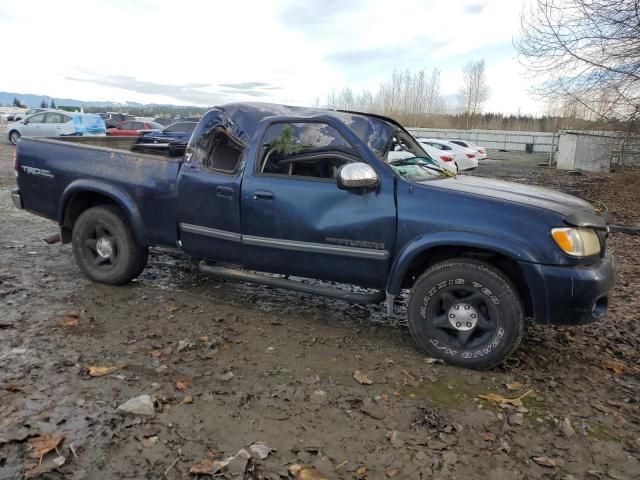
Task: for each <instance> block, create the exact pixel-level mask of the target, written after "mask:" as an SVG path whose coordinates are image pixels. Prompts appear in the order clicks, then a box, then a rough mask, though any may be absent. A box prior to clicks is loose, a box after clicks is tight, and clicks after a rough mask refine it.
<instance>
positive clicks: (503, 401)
mask: <svg viewBox="0 0 640 480" xmlns="http://www.w3.org/2000/svg"><path fill="white" fill-rule="evenodd" d="M531 392H533V390H527V391H526V392H525V393H523V394H522V395H520V396H519V397H516V398H505V397H503V396H502V395H499V394H497V393H489V394H487V395H478V398H482V399H483V400H487V401H488V402H491V403H495V404H498V405H500V406H501V407H502V406H503V405H511V406H513V407H522V406H524V405H523V404H522V399H523V398H524V397H526V396H527V395H529V394H530V393H531Z"/></svg>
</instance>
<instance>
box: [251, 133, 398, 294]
mask: <svg viewBox="0 0 640 480" xmlns="http://www.w3.org/2000/svg"><path fill="white" fill-rule="evenodd" d="M362 161H363V159H362V158H361V157H360V156H359V155H358V154H357V153H356V151H355V149H353V148H352V147H351V145H349V144H348V143H347V141H346V140H345V139H344V137H343V136H342V135H341V134H340V133H339V132H338V131H337V130H336V129H335V128H333V127H331V126H330V125H327V124H324V123H321V122H299V123H288V124H282V123H274V124H272V125H271V126H269V127H267V129H266V134H265V137H264V140H263V141H262V148H261V151H260V152H259V153H258V158H257V161H256V162H255V165H254V167H255V168H253V169H252V170H253V171H248V170H247V171H245V175H244V179H243V182H242V194H241V206H240V207H241V214H240V218H241V227H242V239H243V244H244V262H243V263H244V265H245V266H246V267H247V268H250V269H255V270H261V271H267V272H274V273H284V274H291V275H297V276H302V277H310V278H318V279H323V280H334V281H339V282H345V283H354V284H359V285H364V286H370V287H375V288H383V287H384V285H385V283H386V279H387V274H388V271H389V269H390V265H391V252H393V249H394V244H395V233H396V207H395V201H394V185H393V179H392V178H391V177H389V176H385V175H384V172H377V173H378V175H379V176H380V184H379V185H378V186H377V187H376V188H375V189H370V190H369V191H366V190H343V189H340V188H338V185H337V182H336V176H337V172H338V169H339V167H340V165H342V164H345V163H349V162H362Z"/></svg>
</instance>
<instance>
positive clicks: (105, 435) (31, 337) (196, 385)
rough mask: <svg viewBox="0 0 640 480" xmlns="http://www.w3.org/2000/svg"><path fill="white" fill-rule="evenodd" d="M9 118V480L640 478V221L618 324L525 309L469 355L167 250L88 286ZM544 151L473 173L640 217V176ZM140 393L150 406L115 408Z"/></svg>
mask: <svg viewBox="0 0 640 480" xmlns="http://www.w3.org/2000/svg"><path fill="white" fill-rule="evenodd" d="M0 134H1V135H2V142H1V143H0V218H1V220H2V223H1V225H2V228H1V229H0V478H1V479H18V478H23V477H25V476H27V477H36V476H38V475H41V476H42V478H73V479H84V478H92V479H102V478H105V479H107V478H109V479H112V478H153V479H157V478H170V479H173V478H196V477H198V476H199V477H202V478H207V477H210V476H211V475H210V474H213V473H215V472H218V473H215V475H217V476H218V477H219V478H245V479H258V478H266V479H285V478H294V477H295V475H296V474H297V476H298V477H297V478H328V479H351V478H361V479H362V478H368V479H383V478H401V479H420V478H422V479H431V478H436V479H468V478H482V479H496V480H497V479H520V478H523V479H524V478H526V479H538V478H549V479H566V480H569V479H574V478H575V479H583V478H586V479H614V480H618V479H637V478H640V460H639V457H640V389H639V387H640V381H639V380H640V371H639V368H638V367H639V365H640V354H639V350H638V347H639V344H640V342H639V340H640V327H639V323H638V321H639V312H640V278H639V273H640V260H639V259H638V258H639V257H638V251H639V249H640V237H632V236H627V235H621V234H615V235H612V237H611V238H610V241H609V245H610V248H611V250H613V251H614V252H615V254H616V255H617V257H618V260H619V276H618V280H617V285H616V287H615V290H614V292H613V295H612V299H611V311H610V314H609V315H608V317H607V318H606V320H604V321H602V322H600V323H598V324H594V325H588V326H584V327H577V328H558V327H550V326H539V325H530V326H529V327H528V331H527V335H526V338H525V340H524V342H523V344H522V345H521V347H520V349H519V350H518V351H517V352H516V354H515V355H514V356H513V357H512V358H511V359H510V360H509V361H508V362H507V364H506V365H504V366H502V367H500V368H498V369H496V370H493V371H486V372H474V371H465V370H462V369H458V368H453V367H448V366H446V365H442V364H440V363H438V362H434V361H433V360H432V359H428V358H426V357H425V356H424V355H423V354H422V353H421V352H420V351H418V350H417V349H416V347H415V346H414V344H413V342H412V340H411V338H410V335H409V333H408V331H407V329H406V328H405V326H404V309H403V307H400V308H399V309H398V312H397V314H396V315H395V316H394V317H392V318H387V317H386V316H385V315H384V311H383V308H382V307H380V306H371V307H361V306H354V305H347V304H343V303H341V302H338V301H333V300H327V299H324V298H318V297H311V296H308V295H303V294H296V293H291V292H285V291H278V290H272V289H269V288H266V287H255V286H249V285H243V284H234V283H227V282H221V281H218V280H215V279H211V278H207V277H204V276H202V275H200V274H198V273H197V272H195V271H194V269H193V266H192V264H191V263H190V261H189V259H188V258H186V257H184V256H182V255H180V254H178V253H175V252H171V251H165V250H152V251H151V255H150V258H149V265H148V267H147V269H146V270H145V271H144V273H143V274H142V275H141V276H140V278H139V279H138V280H137V281H135V282H133V283H131V284H130V285H127V286H123V287H109V286H105V285H98V284H94V283H91V282H90V281H89V280H87V279H86V278H85V277H83V276H82V274H81V273H80V270H79V269H78V267H76V265H75V263H74V261H73V256H72V253H71V248H70V247H69V246H68V245H64V246H62V245H60V244H56V245H47V244H45V243H44V242H43V241H42V239H43V238H44V237H45V236H47V235H49V234H51V233H55V232H56V226H55V225H54V224H53V223H51V222H49V221H47V220H44V219H41V218H38V217H36V216H33V215H30V214H27V213H25V212H22V211H19V210H16V209H14V208H13V206H12V204H11V201H10V198H9V192H10V189H11V188H13V187H14V185H15V179H14V172H13V168H12V156H13V152H14V148H13V147H12V146H11V145H9V144H7V143H6V140H5V132H4V129H3V128H2V127H0ZM542 160H544V159H543V158H542V157H541V156H527V155H522V154H509V153H494V154H493V155H492V156H491V158H490V159H488V160H486V161H484V162H482V165H481V166H480V167H479V168H478V170H477V172H476V173H477V174H478V175H485V176H494V177H498V178H506V179H510V180H513V181H516V182H523V183H529V184H539V185H545V186H549V187H551V188H556V189H559V190H563V191H566V192H570V193H574V194H578V195H581V196H583V197H586V198H591V199H599V200H601V201H603V202H604V203H606V204H607V205H608V207H609V209H610V210H611V211H612V212H613V216H614V219H615V221H616V222H617V223H624V224H628V225H633V224H640V208H639V207H640V172H638V171H625V172H617V173H613V174H585V175H578V176H573V175H570V174H568V173H566V172H558V171H556V170H553V169H549V168H544V167H539V166H537V163H538V162H540V161H542ZM356 371H358V372H359V373H358V374H356V375H355V376H356V377H358V378H360V380H361V381H363V380H365V381H366V380H369V381H370V384H367V383H369V382H365V384H361V383H360V382H358V381H356V379H355V378H354V373H355V372H356ZM363 377H364V378H363ZM488 394H498V395H501V396H503V397H505V398H508V399H516V398H519V399H520V401H521V404H522V406H520V404H519V401H517V400H516V401H513V402H511V403H507V404H505V403H503V402H502V403H501V402H497V403H495V402H492V401H490V400H487V399H483V398H481V397H480V395H483V396H486V395H488ZM140 396H143V397H142V398H141V399H138V401H139V405H138V408H140V409H142V410H141V411H140V413H141V414H145V413H146V414H147V415H131V414H126V413H124V412H120V411H118V406H120V405H122V404H123V403H125V402H127V401H128V400H130V399H133V398H135V397H140ZM145 396H148V397H145ZM489 398H491V397H489ZM498 400H499V398H498ZM60 437H62V438H60ZM243 449H245V450H244V451H243ZM230 457H233V458H232V459H231V461H229V462H228V463H227V462H226V460H228V459H229V458H230ZM247 457H251V458H247ZM225 465H226V466H225ZM223 467H224V468H223ZM220 469H221V470H220ZM191 471H193V472H201V473H190V472H191ZM312 474H315V475H316V476H311V475H312Z"/></svg>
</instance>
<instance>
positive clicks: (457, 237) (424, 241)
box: [387, 231, 536, 295]
mask: <svg viewBox="0 0 640 480" xmlns="http://www.w3.org/2000/svg"><path fill="white" fill-rule="evenodd" d="M434 247H469V248H479V249H483V250H489V251H492V252H496V253H500V254H502V255H505V256H507V257H510V258H512V259H513V260H515V261H517V262H536V258H535V256H534V255H533V253H532V252H530V251H529V250H528V249H527V248H526V247H525V246H523V245H519V244H516V243H513V242H511V241H509V240H508V239H504V238H497V237H492V236H487V235H483V234H480V233H473V232H460V231H451V232H435V233H428V234H425V235H421V236H419V237H416V238H414V239H413V240H411V241H409V242H407V243H406V244H405V245H404V247H403V248H402V249H401V250H400V251H399V252H398V253H397V254H396V257H395V260H394V262H393V265H392V266H391V272H390V274H389V280H388V282H387V293H388V294H390V295H398V294H399V293H400V290H401V289H402V281H403V279H404V276H405V274H406V273H407V271H408V269H409V266H410V265H411V263H412V262H413V261H414V260H415V259H416V258H417V257H418V255H420V254H422V253H423V252H424V251H426V250H429V249H430V248H434Z"/></svg>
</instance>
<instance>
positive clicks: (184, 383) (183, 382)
mask: <svg viewBox="0 0 640 480" xmlns="http://www.w3.org/2000/svg"><path fill="white" fill-rule="evenodd" d="M190 386H191V379H190V378H189V377H184V376H183V377H178V378H177V379H176V390H180V391H182V390H186V389H187V388H189V387H190Z"/></svg>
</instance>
